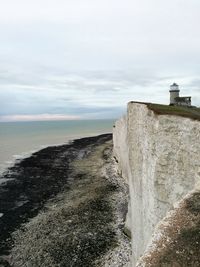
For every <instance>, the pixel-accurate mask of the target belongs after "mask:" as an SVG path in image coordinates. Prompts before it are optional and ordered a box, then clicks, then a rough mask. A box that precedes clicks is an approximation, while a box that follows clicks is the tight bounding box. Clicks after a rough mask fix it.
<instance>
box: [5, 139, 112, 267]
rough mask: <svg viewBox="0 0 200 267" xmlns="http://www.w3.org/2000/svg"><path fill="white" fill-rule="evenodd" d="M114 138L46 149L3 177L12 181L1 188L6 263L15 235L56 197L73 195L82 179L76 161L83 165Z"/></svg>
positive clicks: (22, 162)
mask: <svg viewBox="0 0 200 267" xmlns="http://www.w3.org/2000/svg"><path fill="white" fill-rule="evenodd" d="M111 139H112V134H103V135H99V136H93V137H85V138H81V139H75V140H73V141H72V142H71V143H69V144H64V145H60V146H50V147H46V148H43V149H41V150H39V151H37V152H35V153H33V154H32V155H31V156H30V157H28V158H25V159H22V160H21V161H19V162H17V163H16V164H15V165H14V166H13V167H11V168H9V169H8V171H7V173H4V174H3V176H4V178H8V179H10V180H9V181H8V182H7V183H6V184H5V185H4V186H0V197H1V202H0V213H1V214H3V216H1V217H0V234H1V242H0V256H3V258H2V260H3V259H6V258H7V257H8V258H9V257H10V252H11V248H12V246H13V244H14V241H13V237H12V233H13V232H14V231H16V230H17V229H19V228H20V226H21V225H22V224H27V223H28V222H29V220H30V219H31V218H34V217H36V216H37V215H38V214H39V212H40V211H42V210H43V211H45V209H46V207H45V205H46V204H47V202H48V201H50V200H51V199H52V198H55V197H56V196H58V195H59V194H62V192H63V191H66V192H71V191H70V190H71V188H72V187H73V184H74V182H75V181H76V180H77V179H78V181H79V179H80V178H81V177H78V176H79V174H77V177H76V175H75V174H74V171H75V170H74V167H72V166H73V162H74V161H77V160H80V162H82V159H84V158H87V157H88V155H90V154H91V153H92V151H93V150H94V149H95V148H97V147H98V146H99V147H100V146H102V145H103V144H105V143H106V142H108V141H111ZM27 177H28V179H27ZM72 177H73V178H72ZM11 179H14V180H11ZM47 184H48V187H47V186H46V185H47ZM8 266H9V265H8ZM10 266H12V265H10ZM44 266H45V265H44ZM77 266H78V265H77Z"/></svg>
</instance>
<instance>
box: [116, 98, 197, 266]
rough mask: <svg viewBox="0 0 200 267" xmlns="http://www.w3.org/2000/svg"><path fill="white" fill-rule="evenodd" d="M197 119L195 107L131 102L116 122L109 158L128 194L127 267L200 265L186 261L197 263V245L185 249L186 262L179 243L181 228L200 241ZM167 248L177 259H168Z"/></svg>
mask: <svg viewBox="0 0 200 267" xmlns="http://www.w3.org/2000/svg"><path fill="white" fill-rule="evenodd" d="M199 120H200V111H199V109H198V108H192V109H190V108H181V107H169V106H166V105H155V104H150V103H138V102H130V103H129V104H128V109H127V115H126V116H124V117H123V118H121V119H120V120H118V121H117V122H116V123H115V126H114V130H113V133H114V135H113V139H114V155H115V157H116V160H117V161H118V167H119V172H120V173H121V174H122V176H123V177H124V178H125V179H126V180H127V181H128V184H129V189H130V205H129V211H128V215H127V228H129V230H130V232H131V234H132V253H133V263H132V266H136V265H137V266H200V263H197V261H195V262H194V261H192V258H191V255H192V257H193V259H195V260H197V259H196V256H195V255H196V254H195V253H197V255H198V253H199V252H200V243H195V244H196V248H195V249H192V248H191V247H189V250H188V251H190V252H191V251H192V253H193V254H190V257H189V256H188V255H186V254H187V253H186V252H185V253H183V249H182V252H180V247H181V248H183V247H184V246H185V247H186V245H188V244H189V243H188V242H189V241H188V240H189V239H188V238H185V239H184V238H182V239H181V237H183V229H184V230H185V232H184V234H185V236H187V235H188V236H190V234H189V232H190V230H191V228H192V229H193V230H192V231H193V232H195V236H196V237H197V239H198V237H199V239H200V219H199V214H198V211H199V210H200V209H199V210H198V207H200V197H197V196H199V189H198V188H199V186H198V182H199V181H200V162H199V158H200V141H199V140H200V121H199ZM188 203H190V204H188ZM198 205H199V206H198ZM178 214H179V215H178ZM180 214H182V215H181V216H180ZM177 218H179V220H178V219H177ZM172 222H173V223H172ZM170 229H171V230H170ZM161 233H162V234H161ZM161 237H162V238H161ZM191 239H192V237H191ZM161 240H162V242H161ZM169 240H171V243H170V242H168V241H169ZM184 240H185V241H184ZM186 240H187V241H186ZM181 242H182V243H181ZM184 242H186V243H187V244H186V243H185V244H184ZM194 242H198V240H197V241H194ZM172 243H173V244H174V245H173V246H172ZM180 244H182V245H181V246H180ZM192 244H194V243H192ZM176 245H177V247H176ZM191 246H192V245H191ZM170 247H171V248H172V247H173V251H171V253H172V252H174V251H177V253H176V254H175V255H178V256H177V257H178V258H177V260H176V259H175V256H173V257H172V256H171V257H170V255H171V254H170V253H169V248H170ZM176 249H177V250H176ZM167 251H168V252H167ZM158 252H159V253H158ZM166 253H168V254H166ZM181 253H182V255H186V257H185V256H184V257H181ZM188 253H189V252H188ZM164 255H165V256H164ZM166 255H168V257H167V256H166ZM186 258H188V260H186ZM197 258H198V257H197ZM156 259H157V261H155V260H156ZM191 262H193V263H192V264H193V265H190V263H191ZM172 264H173V265H172ZM184 264H186V265H184ZM195 264H196V265H195ZM198 264H199V265H198Z"/></svg>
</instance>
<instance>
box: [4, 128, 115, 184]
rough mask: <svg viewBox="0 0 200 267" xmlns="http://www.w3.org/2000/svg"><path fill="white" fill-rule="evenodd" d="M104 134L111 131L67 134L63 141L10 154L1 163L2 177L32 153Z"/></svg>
mask: <svg viewBox="0 0 200 267" xmlns="http://www.w3.org/2000/svg"><path fill="white" fill-rule="evenodd" d="M103 134H110V133H109V132H105V133H104V132H99V133H98V132H94V133H91V134H85V135H69V136H66V141H64V140H63V141H62V142H55V143H51V144H39V145H37V146H35V147H34V148H30V150H27V151H26V152H25V151H23V152H17V153H19V154H16V153H15V152H14V153H13V154H12V155H11V156H10V158H7V159H6V160H4V161H2V163H0V178H1V176H3V175H4V174H5V173H6V172H7V171H8V170H9V169H10V168H12V167H14V165H15V164H17V163H18V162H20V161H21V160H24V159H26V158H29V157H31V156H32V154H34V153H36V152H39V151H40V150H43V149H45V148H48V147H55V146H62V145H67V144H70V143H72V142H73V141H74V140H78V139H83V138H90V137H95V136H99V135H103ZM0 186H1V180H0Z"/></svg>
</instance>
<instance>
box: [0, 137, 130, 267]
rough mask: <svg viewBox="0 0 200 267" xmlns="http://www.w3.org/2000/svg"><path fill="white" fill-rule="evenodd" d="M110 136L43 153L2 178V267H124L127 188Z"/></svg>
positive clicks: (23, 161)
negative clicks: (117, 165)
mask: <svg viewBox="0 0 200 267" xmlns="http://www.w3.org/2000/svg"><path fill="white" fill-rule="evenodd" d="M111 140H112V135H111V134H105V135H100V136H96V137H90V138H82V139H78V140H75V141H73V142H72V143H70V144H67V145H61V146H54V147H47V148H45V149H43V150H40V151H39V152H36V153H34V154H32V156H31V157H29V158H26V159H24V160H22V161H21V162H17V163H16V164H15V165H14V167H12V168H10V169H9V170H8V171H7V172H6V173H4V174H3V175H2V177H0V179H2V178H3V179H5V178H6V179H8V181H7V182H6V183H4V184H2V185H1V186H0V214H2V216H1V217H0V266H16V267H17V266H37V267H38V266H48V267H51V266H76V267H78V266H81V267H83V266H126V265H127V264H128V262H129V254H130V242H129V240H128V238H127V237H126V236H125V235H124V234H123V227H124V219H125V214H126V211H127V197H128V190H127V186H126V184H125V183H124V182H123V179H122V178H121V177H120V176H119V175H117V172H116V169H115V163H114V160H113V158H112V141H111Z"/></svg>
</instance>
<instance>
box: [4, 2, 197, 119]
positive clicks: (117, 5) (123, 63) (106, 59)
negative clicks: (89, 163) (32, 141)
mask: <svg viewBox="0 0 200 267" xmlns="http://www.w3.org/2000/svg"><path fill="white" fill-rule="evenodd" d="M0 4H1V5H0V121H5V120H28V119H31V120H33V119H48V118H51V119H78V118H80V119H91V118H97V119H101V118H117V117H119V116H121V115H122V114H123V113H124V112H125V109H126V103H127V102H128V101H131V100H137V101H148V102H158V103H164V104H168V102H169V92H168V90H169V86H170V84H171V83H172V82H177V83H178V84H179V85H180V89H181V94H182V95H192V101H193V104H194V105H199V106H200V76H199V74H200V49H199V48H200V33H199V25H200V1H199V0H190V1H186V0H168V1H161V0H123V1H122V0H17V1H16V0H0Z"/></svg>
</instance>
